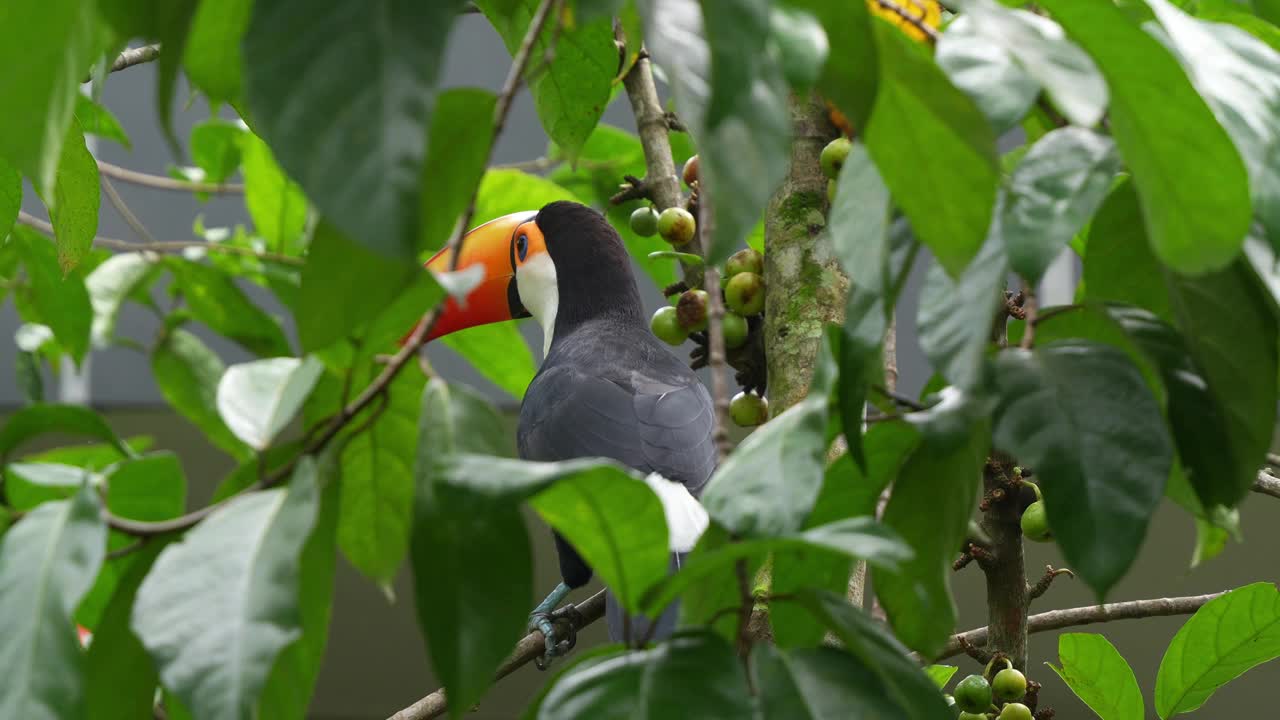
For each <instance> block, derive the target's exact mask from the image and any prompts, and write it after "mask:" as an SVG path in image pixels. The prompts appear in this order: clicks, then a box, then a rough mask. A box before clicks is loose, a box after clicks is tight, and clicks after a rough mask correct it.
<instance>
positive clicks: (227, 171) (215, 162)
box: [191, 118, 247, 183]
mask: <svg viewBox="0 0 1280 720" xmlns="http://www.w3.org/2000/svg"><path fill="white" fill-rule="evenodd" d="M245 134H247V133H246V131H245V129H244V128H243V127H241V126H240V125H239V124H238V123H233V122H228V121H226V120H221V119H219V118H210V119H208V120H205V121H203V122H200V123H196V125H195V127H193V128H191V159H192V160H193V161H195V164H196V167H199V168H200V169H201V170H203V171H204V178H203V181H204V182H211V183H220V182H223V181H224V180H226V179H227V178H229V177H231V176H232V175H233V174H235V171H236V169H237V168H239V167H240V148H241V146H242V144H243V143H242V142H241V140H240V136H242V135H245Z"/></svg>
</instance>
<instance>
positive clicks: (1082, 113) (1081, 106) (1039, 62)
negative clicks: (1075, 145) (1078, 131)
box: [963, 0, 1107, 127]
mask: <svg viewBox="0 0 1280 720" xmlns="http://www.w3.org/2000/svg"><path fill="white" fill-rule="evenodd" d="M1006 4H1007V3H1006ZM963 8H964V16H967V17H968V18H970V22H972V23H973V25H972V32H974V33H975V34H976V35H978V36H979V37H981V38H982V39H983V40H985V41H986V42H988V43H991V44H993V45H995V46H996V47H999V48H1002V49H1004V50H1005V51H1006V52H1008V53H1009V54H1010V55H1012V56H1013V57H1014V59H1016V60H1017V62H1018V64H1019V65H1021V66H1022V69H1023V70H1025V71H1026V73H1027V74H1028V75H1030V76H1031V77H1033V78H1035V79H1036V81H1038V82H1039V84H1040V85H1041V86H1043V87H1044V89H1045V92H1046V94H1047V95H1048V97H1049V99H1050V101H1052V102H1053V104H1054V106H1055V107H1057V108H1058V110H1060V111H1061V112H1062V114H1063V115H1065V116H1066V117H1067V119H1069V120H1070V121H1071V122H1073V123H1075V124H1077V125H1083V126H1085V127H1091V126H1093V125H1096V124H1097V123H1098V121H1099V120H1101V119H1102V114H1103V112H1105V111H1106V109H1107V84H1106V83H1105V82H1104V81H1103V78H1102V77H1101V76H1100V75H1099V74H1098V68H1097V66H1096V65H1094V64H1093V61H1092V60H1090V59H1089V56H1088V55H1086V54H1085V53H1084V52H1082V51H1081V50H1080V48H1079V47H1077V46H1076V45H1075V44H1073V43H1072V42H1070V41H1069V40H1067V39H1066V37H1064V36H1063V32H1062V28H1061V27H1059V26H1058V24H1057V23H1055V22H1053V21H1052V20H1049V19H1047V18H1044V17H1041V16H1039V15H1036V14H1034V13H1032V12H1029V11H1026V10H1014V9H1009V8H1005V7H1001V6H1000V5H998V4H997V3H995V2H993V1H992V0H966V2H964V3H963Z"/></svg>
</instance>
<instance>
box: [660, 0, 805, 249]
mask: <svg viewBox="0 0 1280 720" xmlns="http://www.w3.org/2000/svg"><path fill="white" fill-rule="evenodd" d="M646 5H647V6H648V7H647V10H648V12H647V13H646V17H645V21H646V25H645V37H646V38H647V40H648V43H649V49H650V51H651V52H652V53H653V59H654V61H655V62H657V63H658V65H660V66H661V67H662V69H663V70H664V71H665V72H666V75H667V77H668V78H669V79H670V81H671V83H672V92H673V95H674V98H675V103H676V108H677V109H678V110H679V112H680V119H681V120H682V121H683V122H684V123H685V125H686V127H688V128H689V132H690V134H691V135H692V136H693V139H694V141H695V142H696V143H697V145H698V150H699V151H700V155H699V157H700V158H701V160H700V163H699V170H698V172H699V175H698V177H699V180H698V182H699V184H700V188H701V192H704V193H707V195H708V196H709V197H710V198H711V200H712V202H713V204H714V206H715V216H716V222H715V228H714V231H713V237H712V244H711V248H710V252H709V254H708V259H709V260H710V261H711V262H720V261H722V260H724V259H725V258H726V257H728V256H729V255H730V254H731V253H732V252H733V251H734V250H735V249H737V248H738V247H739V246H740V245H741V244H742V242H743V240H744V239H745V238H746V236H747V234H748V233H749V232H750V231H751V228H752V227H753V226H754V225H755V224H756V221H757V220H758V219H759V218H760V214H761V213H762V212H763V211H764V209H765V206H766V205H767V204H768V203H769V199H770V197H771V196H772V195H773V191H774V189H775V188H776V187H777V185H778V183H780V182H781V181H782V179H783V178H784V177H785V176H786V173H787V163H788V158H789V157H790V141H791V120H790V115H789V113H788V110H787V107H788V104H787V103H788V99H787V95H788V93H787V85H786V81H785V80H784V79H783V77H782V72H781V70H780V68H778V67H777V66H776V65H775V63H774V59H773V58H772V57H771V56H770V55H769V53H765V52H761V47H760V45H761V43H762V42H763V38H765V37H766V36H767V35H768V32H769V3H768V2H765V1H764V0H750V1H749V2H741V3H732V4H730V3H708V4H706V5H704V6H703V8H702V9H701V10H700V9H699V8H698V3H696V2H693V0H650V1H649V2H647V3H646ZM704 20H705V23H704ZM816 200H819V201H820V200H821V199H820V198H817V199H816Z"/></svg>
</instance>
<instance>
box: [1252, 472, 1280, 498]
mask: <svg viewBox="0 0 1280 720" xmlns="http://www.w3.org/2000/svg"><path fill="white" fill-rule="evenodd" d="M1253 491H1254V492H1256V493H1262V494H1263V495H1270V496H1271V497H1273V498H1280V478H1275V477H1273V476H1271V475H1270V474H1268V473H1267V472H1266V471H1265V470H1259V471H1258V479H1257V480H1254V481H1253Z"/></svg>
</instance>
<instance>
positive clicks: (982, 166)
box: [866, 21, 999, 277]
mask: <svg viewBox="0 0 1280 720" xmlns="http://www.w3.org/2000/svg"><path fill="white" fill-rule="evenodd" d="M875 26H876V43H877V45H878V46H879V48H880V92H879V95H878V96H877V97H876V105H875V109H874V110H873V112H872V113H871V121H870V123H869V124H868V126H867V132H866V140H867V149H868V150H870V151H871V157H872V158H874V159H875V161H876V167H877V168H879V170H880V175H881V176H882V177H883V178H884V182H885V184H887V185H888V186H889V189H890V190H891V191H892V192H893V199H894V202H895V203H897V205H898V206H899V207H901V208H902V212H903V213H904V214H905V215H906V216H907V217H908V218H910V220H911V227H912V229H913V230H914V231H915V233H916V235H917V236H918V237H919V238H920V241H921V242H922V243H924V244H925V245H926V246H927V247H928V248H929V249H930V250H931V251H933V254H934V256H935V257H936V258H937V259H938V262H940V263H941V264H942V266H943V267H944V268H945V269H946V271H947V273H948V274H950V275H951V276H952V277H959V275H960V273H961V271H962V270H963V269H964V268H965V266H967V265H968V264H969V261H970V260H972V259H973V257H974V256H975V255H977V254H978V251H979V249H980V248H981V247H982V241H983V238H984V237H986V236H987V226H988V225H989V224H990V222H991V213H992V206H993V205H994V203H995V201H996V185H997V183H998V181H999V164H998V162H997V158H996V146H995V133H994V132H993V131H992V129H991V124H990V123H988V122H987V119H986V117H984V116H983V115H982V112H981V111H979V110H978V107H977V105H975V104H974V102H973V101H972V100H970V99H969V97H968V96H967V95H965V94H964V93H962V92H960V91H959V90H957V89H956V87H955V86H954V85H952V84H951V83H950V82H949V81H948V80H947V76H946V75H944V74H943V72H942V70H941V69H939V68H938V66H937V65H936V64H935V63H934V62H933V60H932V58H930V57H928V56H927V55H925V54H924V52H923V51H922V50H921V49H920V48H919V46H918V45H917V44H916V43H913V42H912V41H911V40H910V39H908V38H907V37H906V36H905V35H903V34H902V33H901V32H899V31H897V30H896V29H894V28H893V27H892V26H890V25H889V24H888V23H886V22H883V21H876V23H875ZM942 197H946V198H948V201H947V202H945V203H942V202H939V201H938V199H939V198H942Z"/></svg>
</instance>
